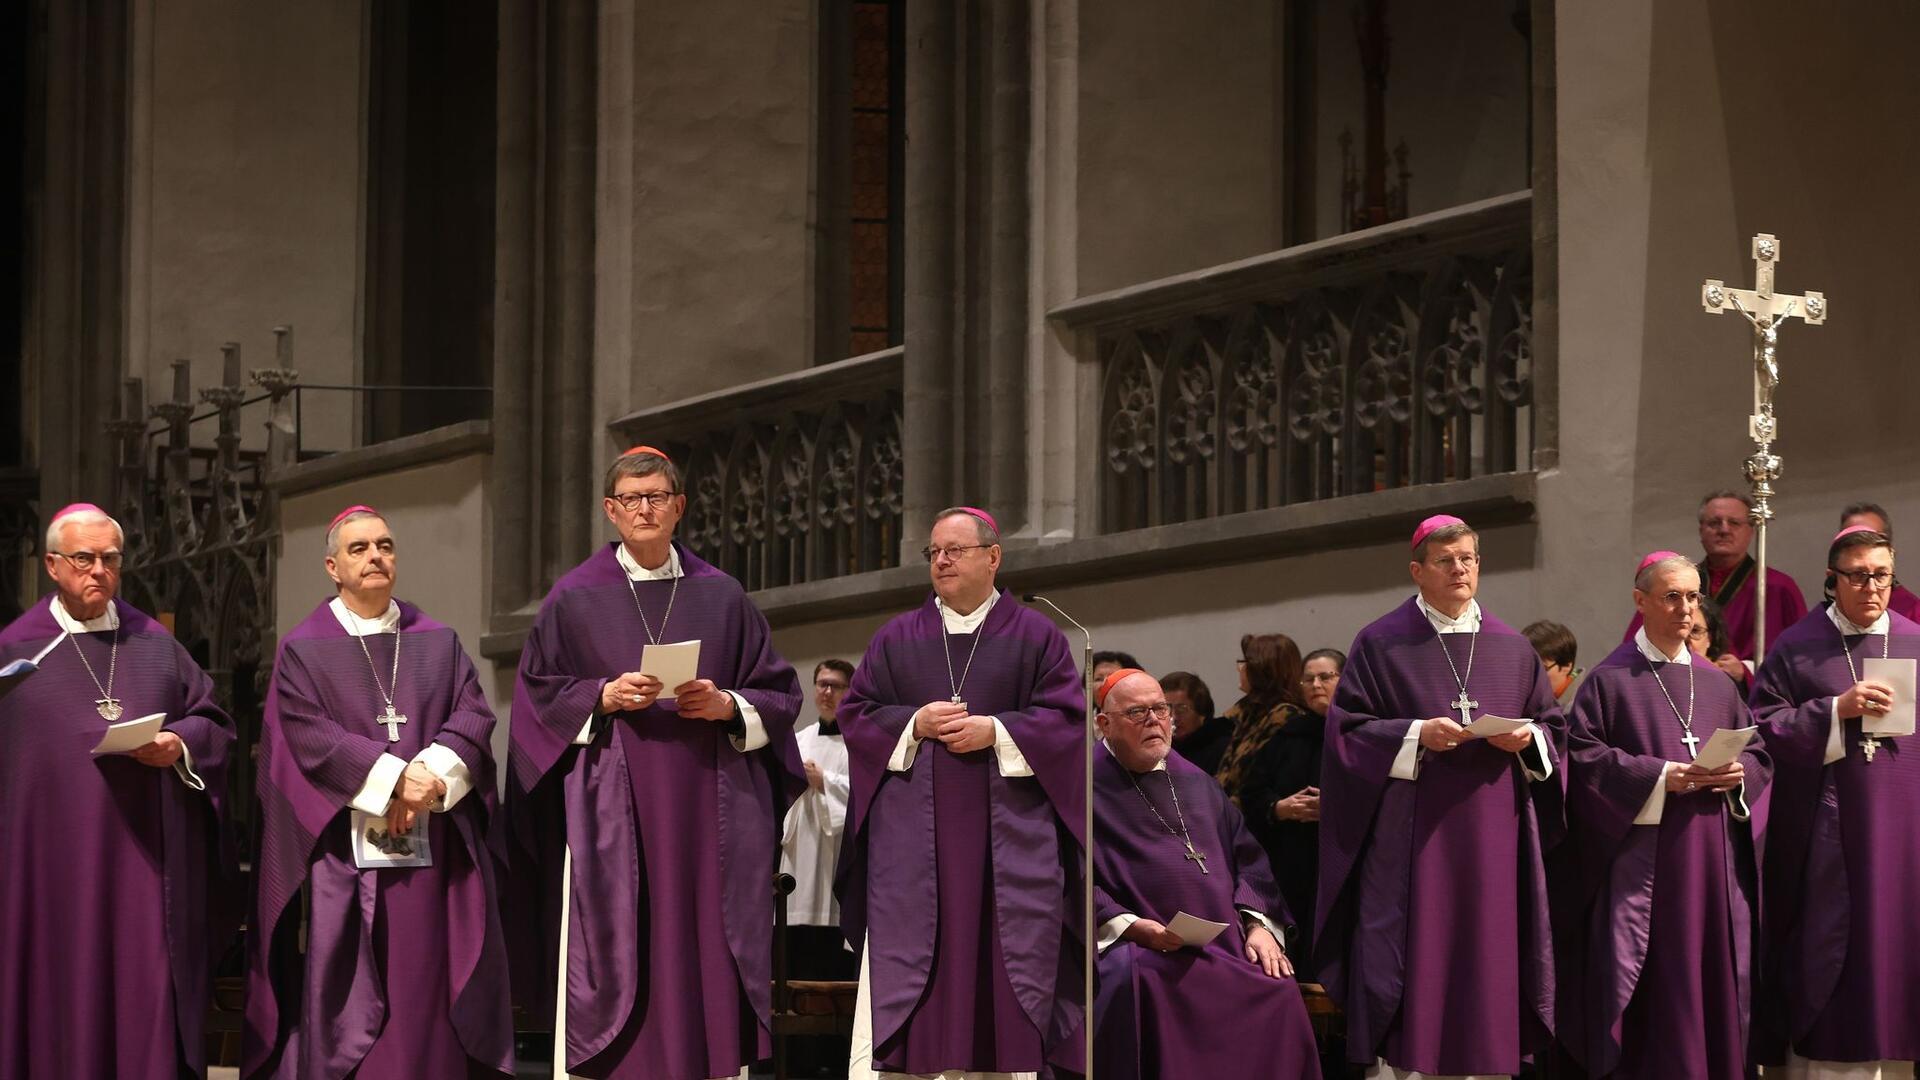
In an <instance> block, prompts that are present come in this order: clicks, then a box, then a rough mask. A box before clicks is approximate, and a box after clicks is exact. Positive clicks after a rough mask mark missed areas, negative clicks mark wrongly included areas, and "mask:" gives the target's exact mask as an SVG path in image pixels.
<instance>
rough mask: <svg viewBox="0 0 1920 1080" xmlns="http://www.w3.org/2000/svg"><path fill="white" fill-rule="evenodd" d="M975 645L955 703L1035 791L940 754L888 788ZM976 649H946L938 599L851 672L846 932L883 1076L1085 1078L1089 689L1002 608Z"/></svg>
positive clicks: (989, 755) (844, 717)
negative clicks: (913, 732) (931, 705)
mask: <svg viewBox="0 0 1920 1080" xmlns="http://www.w3.org/2000/svg"><path fill="white" fill-rule="evenodd" d="M975 634H978V635H983V636H981V637H980V638H979V641H978V652H977V653H976V654H974V656H973V666H972V668H971V670H970V672H969V673H968V674H966V675H964V676H961V679H962V684H963V685H962V686H961V688H960V694H961V697H962V698H963V699H964V700H965V701H966V703H967V707H968V709H969V711H971V712H972V713H974V714H975V715H977V716H994V717H998V718H999V720H1000V722H1001V724H1002V725H1003V726H1004V727H1005V728H1006V730H1007V732H1008V733H1009V734H1010V735H1011V737H1012V739H1013V741H1014V743H1015V744H1016V745H1017V746H1018V747H1019V749H1020V752H1021V754H1022V755H1024V756H1025V758H1026V760H1027V764H1028V765H1029V766H1030V767H1031V768H1032V769H1033V776H1031V777H1011V778H1010V777H1005V776H1002V775H1001V774H1000V769H999V766H998V764H997V763H996V755H995V750H994V748H992V747H988V748H987V749H985V750H976V751H973V752H971V753H965V754H955V753H952V752H950V751H948V750H947V748H946V746H945V745H944V744H942V743H940V742H939V741H938V740H934V739H926V740H922V741H921V743H920V748H919V750H918V752H917V754H916V756H915V757H914V760H913V764H912V767H911V768H910V769H908V770H907V771H906V772H890V771H889V770H888V769H887V762H888V759H889V758H890V757H891V756H892V754H893V752H894V747H895V746H896V744H898V742H899V741H900V736H901V733H902V732H903V731H905V730H906V729H907V725H908V724H910V723H911V722H912V719H913V714H914V713H915V712H916V711H917V710H918V709H919V708H920V707H921V706H923V705H925V704H927V703H928V702H931V701H945V700H947V699H948V698H949V697H951V696H952V693H953V688H952V685H951V683H950V682H949V681H948V677H947V662H946V658H945V656H944V655H943V653H942V649H943V648H948V647H950V648H951V649H952V655H953V657H954V670H955V672H956V673H958V672H959V671H960V670H961V668H962V666H963V664H964V659H963V658H964V657H965V656H967V655H968V654H969V653H970V652H972V651H973V650H974V647H975V640H974V639H975ZM975 634H965V635H954V636H953V638H952V640H951V641H949V640H948V635H947V633H946V628H945V626H944V624H943V623H942V621H941V617H940V612H939V610H938V609H937V608H936V607H935V606H934V600H933V598H932V597H931V596H929V597H928V599H927V602H926V603H925V604H924V605H922V606H921V607H920V608H919V609H918V610H915V611H910V612H907V613H906V614H904V615H899V616H896V617H895V618H894V619H892V620H891V621H889V622H888V623H887V624H886V625H885V626H883V627H881V628H880V630H879V632H878V633H876V634H874V636H873V639H872V641H871V642H869V643H868V645H867V652H866V657H865V659H863V660H862V661H861V662H860V666H859V668H858V670H856V671H855V673H854V677H853V689H852V690H851V691H850V692H849V693H848V694H847V699H846V702H845V703H844V704H842V705H841V706H840V729H841V730H842V731H843V732H845V733H846V740H847V753H848V757H849V759H850V765H851V768H852V773H853V791H852V802H851V806H850V808H849V811H848V817H847V831H846V839H845V840H844V841H843V847H842V849H841V858H840V865H839V869H838V872H837V881H836V885H835V891H836V893H837V894H838V895H839V897H840V916H841V917H840V925H841V929H842V930H843V931H844V932H845V933H846V935H847V940H848V942H849V943H850V944H851V945H852V946H853V948H854V949H855V950H856V951H858V950H859V949H860V947H861V942H862V941H863V940H864V941H866V943H867V946H868V967H867V970H868V978H869V982H870V985H871V987H872V999H871V1004H872V1012H873V1046H874V1052H873V1058H874V1067H875V1068H876V1069H884V1070H887V1071H894V1072H909V1073H929V1072H932V1073H937V1072H942V1071H945V1070H949V1069H958V1070H964V1071H974V1072H1038V1071H1040V1070H1042V1069H1043V1068H1044V1067H1045V1066H1046V1063H1047V1062H1052V1063H1054V1064H1057V1065H1063V1066H1066V1067H1069V1068H1074V1069H1078V1068H1080V1067H1081V1066H1080V1061H1079V1057H1078V1055H1077V1050H1076V1047H1077V1045H1078V1040H1077V1039H1076V1038H1074V1036H1075V1034H1076V1033H1077V1031H1078V1029H1079V1025H1080V1020H1081V1014H1082V1011H1083V1009H1082V1000H1081V999H1082V997H1083V993H1082V982H1081V972H1082V970H1083V969H1082V963H1083V959H1082V958H1083V956H1084V949H1085V944H1084V943H1085V940H1086V939H1085V938H1084V937H1082V936H1081V933H1082V931H1081V930H1080V929H1079V928H1078V927H1077V926H1076V925H1075V924H1076V923H1077V922H1078V919H1076V917H1075V916H1076V914H1077V913H1078V912H1079V911H1080V899H1079V898H1080V895H1081V893H1080V888H1081V886H1080V882H1081V880H1082V876H1081V874H1080V873H1079V872H1078V871H1077V867H1078V866H1079V857H1078V855H1077V854H1076V850H1077V847H1076V846H1077V845H1079V844H1082V843H1084V838H1083V837H1082V835H1081V833H1082V831H1083V828H1084V823H1085V816H1084V815H1085V807H1086V788H1085V784H1086V766H1085V760H1086V759H1085V757H1084V756H1083V755H1084V754H1085V746H1086V744H1085V742H1084V735H1083V732H1084V731H1085V726H1084V723H1083V721H1082V717H1083V716H1084V714H1085V711H1086V702H1085V698H1084V697H1083V689H1082V686H1083V684H1082V683H1081V681H1080V672H1079V669H1078V668H1077V667H1076V666H1075V665H1074V662H1073V654H1072V652H1071V650H1070V649H1069V648H1068V647H1067V640H1066V637H1065V636H1064V635H1062V634H1061V633H1060V631H1059V629H1058V628H1057V627H1055V626H1054V625H1053V623H1052V622H1051V621H1049V620H1048V619H1047V618H1046V617H1045V616H1043V615H1040V614H1039V613H1037V612H1035V611H1033V610H1032V609H1030V608H1027V607H1023V606H1021V605H1020V604H1019V603H1017V602H1015V601H1014V600H1013V599H1012V597H1010V596H1009V595H1007V594H1006V593H1005V592H1002V593H1001V594H1000V598H999V599H998V600H997V601H995V603H994V606H993V608H992V610H990V611H989V612H988V613H987V616H986V621H985V622H984V623H982V624H981V626H980V628H979V630H978V631H976V632H975Z"/></svg>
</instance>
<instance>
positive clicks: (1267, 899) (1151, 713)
mask: <svg viewBox="0 0 1920 1080" xmlns="http://www.w3.org/2000/svg"><path fill="white" fill-rule="evenodd" d="M1095 701H1096V702H1097V703H1098V705H1099V708H1100V712H1099V713H1098V714H1097V715H1096V716H1095V717H1094V723H1095V725H1096V726H1097V727H1098V728H1099V730H1100V735H1101V746H1102V747H1103V749H1102V750H1100V751H1097V752H1095V754H1094V765H1093V800H1094V806H1093V808H1094V825H1093V832H1094V845H1093V860H1094V864H1093V865H1094V907H1095V909H1096V910H1095V912H1094V924H1095V925H1096V926H1098V927H1099V938H1098V942H1097V943H1098V945H1099V948H1100V964H1099V997H1098V998H1096V999H1095V1002H1094V1014H1093V1030H1094V1047H1093V1057H1094V1062H1095V1075H1097V1076H1101V1077H1124V1078H1137V1080H1150V1078H1159V1077H1175V1076H1217V1077H1229V1076H1271V1077H1276V1078H1285V1080H1297V1078H1303V1077H1318V1076H1319V1075H1320V1063H1319V1060H1318V1058H1317V1056H1316V1054H1317V1052H1316V1050H1315V1048H1314V1042H1313V1027H1312V1025H1311V1024H1310V1023H1308V1021H1307V1010H1306V1005H1305V1004H1304V1002H1303V1001H1302V1000H1301V997H1300V986H1299V984H1298V983H1296V982H1295V981H1294V979H1293V963H1292V961H1290V960H1289V959H1288V958H1287V954H1286V950H1285V949H1284V948H1283V947H1282V945H1281V941H1280V937H1279V934H1278V932H1277V930H1278V928H1279V927H1281V926H1284V925H1286V924H1287V923H1289V922H1291V921H1292V920H1291V918H1290V917H1289V915H1288V913H1287V905H1286V901H1285V900H1283V899H1282V898H1281V895H1280V886H1279V885H1278V884H1276V883H1275V881H1274V878H1273V871H1272V869H1271V868H1269V867H1268V865H1267V853H1266V851H1265V849H1263V848H1262V847H1261V846H1260V842H1259V841H1257V840H1255V839H1254V838H1253V834H1252V833H1250V832H1248V831H1247V825H1246V822H1245V821H1244V820H1242V818H1241V817H1240V811H1239V810H1237V809H1235V808H1234V805H1233V803H1232V802H1231V801H1229V800H1228V799H1227V794H1226V792H1225V791H1222V790H1221V788H1220V785H1219V784H1217V783H1215V782H1214V779H1213V777H1212V776H1211V775H1210V774H1208V773H1205V772H1202V771H1201V770H1200V769H1198V768H1196V767H1195V766H1194V765H1192V764H1190V763H1189V762H1188V761H1187V760H1186V759H1185V758H1183V757H1181V756H1180V755H1179V754H1174V753H1171V751H1172V749H1173V712H1172V710H1171V709H1170V708H1169V707H1168V705H1167V696H1166V693H1165V692H1164V691H1162V689H1161V687H1160V683H1159V681H1158V680H1156V679H1155V678H1154V677H1153V676H1151V675H1149V674H1147V673H1146V672H1144V671H1141V670H1140V669H1138V668H1121V669H1118V670H1116V671H1114V672H1113V673H1112V674H1110V675H1108V676H1107V678H1106V679H1105V680H1104V681H1103V682H1102V683H1101V684H1100V689H1099V690H1098V691H1097V692H1096V694H1095ZM1182 913H1185V914H1187V915H1190V916H1193V917H1195V918H1198V919H1204V920H1207V921H1209V922H1213V923H1225V924H1226V928H1225V929H1224V930H1220V931H1219V932H1218V934H1217V936H1215V937H1212V938H1211V939H1208V940H1200V939H1199V938H1198V937H1195V938H1194V939H1193V940H1188V939H1187V938H1185V937H1182V936H1181V935H1180V933H1178V932H1177V931H1176V930H1174V929H1173V926H1172V925H1170V924H1174V925H1179V923H1178V919H1177V917H1178V916H1179V915H1180V914H1182Z"/></svg>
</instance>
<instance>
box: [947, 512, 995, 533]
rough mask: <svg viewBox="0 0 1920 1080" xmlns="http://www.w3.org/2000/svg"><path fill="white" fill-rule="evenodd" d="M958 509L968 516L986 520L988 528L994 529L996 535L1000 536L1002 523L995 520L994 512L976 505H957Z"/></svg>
mask: <svg viewBox="0 0 1920 1080" xmlns="http://www.w3.org/2000/svg"><path fill="white" fill-rule="evenodd" d="M957 509H958V510H959V511H960V512H961V513H963V514H965V515H967V516H968V517H974V518H979V519H980V520H981V521H984V522H986V523H987V528H989V529H992V530H993V532H994V535H996V536H998V535H999V534H1000V523H999V522H997V521H995V520H993V515H992V514H989V513H987V512H986V511H985V510H982V509H980V508H979V507H975V506H962V507H957Z"/></svg>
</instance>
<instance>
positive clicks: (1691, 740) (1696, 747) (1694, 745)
mask: <svg viewBox="0 0 1920 1080" xmlns="http://www.w3.org/2000/svg"><path fill="white" fill-rule="evenodd" d="M1689 708H1691V706H1689ZM1680 741H1681V742H1683V743H1686V744H1687V756H1688V757H1689V758H1697V757H1699V756H1700V736H1698V735H1695V734H1694V733H1693V732H1691V731H1689V732H1687V733H1686V734H1685V735H1682V736H1680Z"/></svg>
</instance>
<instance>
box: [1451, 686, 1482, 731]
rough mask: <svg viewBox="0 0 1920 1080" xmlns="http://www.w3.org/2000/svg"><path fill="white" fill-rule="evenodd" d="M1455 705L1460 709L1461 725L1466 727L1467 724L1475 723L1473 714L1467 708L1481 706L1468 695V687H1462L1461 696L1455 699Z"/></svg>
mask: <svg viewBox="0 0 1920 1080" xmlns="http://www.w3.org/2000/svg"><path fill="white" fill-rule="evenodd" d="M1453 707H1454V708H1456V709H1459V710H1460V726H1461V727H1466V726H1467V725H1469V724H1471V723H1473V714H1472V713H1469V712H1468V711H1467V710H1468V709H1477V708H1479V707H1480V703H1479V702H1477V701H1474V700H1473V699H1471V698H1469V697H1467V691H1466V688H1465V687H1462V688H1461V690H1460V696H1459V697H1457V698H1454V699H1453Z"/></svg>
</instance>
